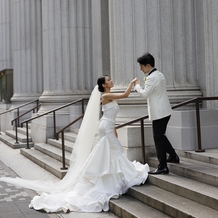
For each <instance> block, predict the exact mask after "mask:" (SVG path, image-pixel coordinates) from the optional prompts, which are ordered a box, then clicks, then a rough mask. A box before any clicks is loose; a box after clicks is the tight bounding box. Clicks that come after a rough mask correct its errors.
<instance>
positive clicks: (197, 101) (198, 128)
mask: <svg viewBox="0 0 218 218" xmlns="http://www.w3.org/2000/svg"><path fill="white" fill-rule="evenodd" d="M195 108H196V122H197V139H198V149H197V150H195V151H196V152H205V150H203V149H202V146H201V124H200V109H199V99H198V98H197V99H196V100H195Z"/></svg>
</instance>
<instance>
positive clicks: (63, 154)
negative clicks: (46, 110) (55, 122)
mask: <svg viewBox="0 0 218 218" xmlns="http://www.w3.org/2000/svg"><path fill="white" fill-rule="evenodd" d="M83 116H84V114H82V115H81V116H79V117H78V118H77V119H75V120H74V121H72V122H71V123H69V124H68V125H67V126H65V127H63V128H62V129H60V130H59V131H58V132H57V133H56V140H58V139H59V134H60V133H61V144H62V164H63V167H62V168H61V169H62V170H66V169H67V167H66V164H65V144H64V130H65V129H67V128H68V127H70V126H71V125H73V124H74V123H76V122H77V121H79V120H80V119H82V118H83Z"/></svg>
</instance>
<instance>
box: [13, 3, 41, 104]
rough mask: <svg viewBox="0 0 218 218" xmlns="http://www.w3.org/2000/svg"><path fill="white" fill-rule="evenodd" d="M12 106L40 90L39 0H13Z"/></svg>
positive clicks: (28, 99)
mask: <svg viewBox="0 0 218 218" xmlns="http://www.w3.org/2000/svg"><path fill="white" fill-rule="evenodd" d="M10 2H11V1H10ZM13 2H14V4H13V9H14V20H13V22H14V37H13V40H14V95H13V97H12V104H13V105H14V106H15V105H17V104H21V103H24V102H28V101H31V100H34V99H37V98H38V97H39V96H40V95H41V93H42V90H43V80H42V40H41V34H42V32H41V1H40V0H35V1H29V0H14V1H13Z"/></svg>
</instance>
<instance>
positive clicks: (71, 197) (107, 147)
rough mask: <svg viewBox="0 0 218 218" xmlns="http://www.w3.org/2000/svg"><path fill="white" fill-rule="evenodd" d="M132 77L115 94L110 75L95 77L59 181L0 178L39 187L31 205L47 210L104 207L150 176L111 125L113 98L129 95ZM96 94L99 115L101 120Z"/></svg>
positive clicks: (146, 167)
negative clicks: (125, 151) (125, 149)
mask: <svg viewBox="0 0 218 218" xmlns="http://www.w3.org/2000/svg"><path fill="white" fill-rule="evenodd" d="M135 81H136V79H134V80H132V81H131V82H130V84H129V86H128V88H127V89H126V91H125V92H124V93H119V94H118V93H111V92H110V90H111V88H112V87H113V82H112V81H111V79H110V78H109V77H108V76H102V77H100V78H99V79H98V81H97V84H98V85H96V87H95V88H94V90H93V91H92V94H91V97H90V99H89V103H88V105H87V108H86V112H85V115H84V118H83V121H82V124H81V127H80V130H79V133H78V136H77V139H76V142H75V145H74V148H73V152H72V154H71V158H70V160H71V164H70V167H69V169H68V172H67V174H66V176H65V177H64V178H63V179H62V180H60V181H59V182H57V183H53V182H52V181H44V180H34V181H31V180H25V179H21V178H18V177H17V178H8V177H7V178H5V177H4V178H3V177H2V178H0V181H4V182H7V183H11V184H14V185H17V186H21V187H24V188H28V189H33V190H35V191H38V192H40V193H41V194H40V195H39V196H35V197H34V198H33V199H32V200H31V203H30V205H29V207H30V208H34V209H35V210H42V209H43V210H45V211H46V212H47V213H49V212H58V211H64V212H65V213H68V212H70V211H77V212H101V211H108V210H109V200H110V199H111V198H119V196H121V195H122V194H124V193H126V192H127V190H128V189H129V187H131V186H134V185H140V184H143V183H144V182H145V181H146V179H147V176H148V171H149V166H148V165H147V164H145V165H143V164H141V163H139V162H136V161H134V162H131V161H129V160H128V159H127V157H126V156H125V155H124V154H123V152H122V146H121V144H120V142H119V141H118V139H117V132H116V129H115V119H116V114H117V112H118V109H119V106H118V104H117V102H116V100H117V99H121V98H127V97H128V96H129V94H130V92H131V90H132V86H133V84H134V82H135ZM100 92H102V93H103V94H102V96H100ZM100 99H101V103H102V111H103V116H102V118H101V119H100V121H99V113H100ZM98 131H99V135H100V137H99V140H97V137H96V132H98Z"/></svg>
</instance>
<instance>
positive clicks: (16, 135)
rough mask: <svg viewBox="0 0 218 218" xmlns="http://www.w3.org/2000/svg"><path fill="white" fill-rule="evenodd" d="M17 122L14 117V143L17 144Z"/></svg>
mask: <svg viewBox="0 0 218 218" xmlns="http://www.w3.org/2000/svg"><path fill="white" fill-rule="evenodd" d="M17 122H18V120H17V119H16V120H15V138H16V142H15V144H19V142H18V136H17Z"/></svg>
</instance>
